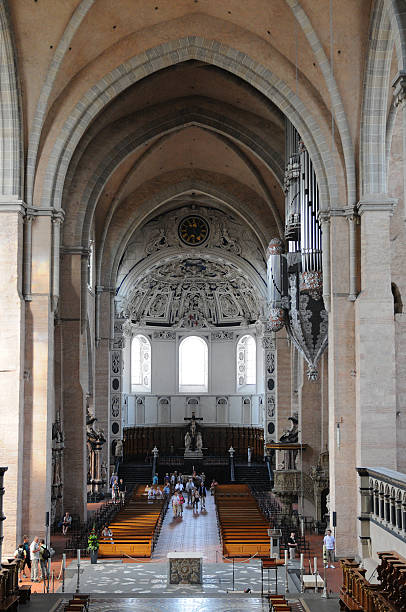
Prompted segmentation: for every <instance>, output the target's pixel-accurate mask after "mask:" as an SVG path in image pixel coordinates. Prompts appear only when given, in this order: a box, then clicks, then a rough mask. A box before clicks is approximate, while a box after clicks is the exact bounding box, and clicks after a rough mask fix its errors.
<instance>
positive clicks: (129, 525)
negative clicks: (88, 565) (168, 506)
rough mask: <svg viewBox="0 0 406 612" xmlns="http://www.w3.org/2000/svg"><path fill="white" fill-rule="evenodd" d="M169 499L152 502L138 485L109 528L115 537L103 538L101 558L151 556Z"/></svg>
mask: <svg viewBox="0 0 406 612" xmlns="http://www.w3.org/2000/svg"><path fill="white" fill-rule="evenodd" d="M164 504H165V500H164V499H156V500H148V497H147V496H146V495H145V485H138V486H137V487H136V489H135V491H134V493H133V497H132V499H131V500H130V502H129V503H128V504H127V505H126V506H125V507H124V508H123V509H122V510H120V512H119V513H118V514H117V516H116V517H115V518H114V521H113V522H112V523H111V524H110V525H109V527H110V529H111V531H112V533H113V538H112V540H113V541H111V540H109V539H101V540H100V548H99V556H100V557H125V556H129V557H150V556H151V554H152V551H153V548H154V544H155V541H156V538H157V535H158V531H159V529H160V526H161V524H162V520H163V508H164Z"/></svg>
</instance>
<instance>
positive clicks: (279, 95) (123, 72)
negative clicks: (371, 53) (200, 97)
mask: <svg viewBox="0 0 406 612" xmlns="http://www.w3.org/2000/svg"><path fill="white" fill-rule="evenodd" d="M235 58H238V61H237V60H236V59H235ZM187 59H196V60H201V61H205V62H207V63H211V64H214V65H216V66H219V67H221V68H223V69H224V70H227V71H229V72H232V73H234V74H235V75H236V76H239V77H240V78H241V79H242V80H244V81H248V82H249V83H250V84H251V85H253V86H254V87H255V88H256V89H258V90H259V91H261V92H262V93H263V94H264V95H265V96H266V97H267V98H269V99H271V100H272V101H273V102H274V103H275V104H276V106H278V107H279V108H280V109H281V110H282V111H283V112H284V113H285V114H286V116H287V117H288V118H289V120H290V121H291V122H292V123H293V124H294V125H295V127H296V128H297V129H298V131H299V133H300V134H301V136H302V138H303V140H304V143H305V145H306V147H307V148H308V150H309V153H310V156H311V158H312V161H313V164H314V167H315V171H316V174H317V178H318V182H319V189H320V196H321V202H322V207H323V209H328V208H329V207H330V206H332V205H333V204H338V194H337V181H336V171H335V167H334V163H333V160H332V159H331V154H330V150H329V144H328V143H327V141H326V139H325V138H324V136H323V134H322V131H321V130H320V126H319V124H318V121H317V119H316V117H314V116H313V115H312V114H311V113H310V112H309V110H308V109H306V107H305V105H304V104H303V102H302V100H300V98H299V97H298V96H297V95H296V94H295V93H294V92H292V91H291V90H290V89H289V87H288V86H287V85H286V84H285V83H283V82H281V80H280V79H278V78H277V77H276V76H275V75H273V74H272V73H271V71H270V70H267V69H266V68H265V67H263V66H261V65H259V64H258V63H257V62H255V61H253V60H252V59H251V58H249V57H248V56H247V55H245V54H242V53H238V51H237V50H235V49H232V48H229V47H227V46H226V45H224V44H221V43H219V42H217V41H213V40H208V39H205V38H202V37H197V36H189V37H186V38H182V39H179V40H176V41H171V42H168V43H165V44H162V45H159V46H158V47H155V48H153V49H150V50H148V51H146V52H144V53H142V54H141V55H140V56H136V57H134V58H132V59H131V60H130V61H128V62H125V63H124V64H122V65H121V66H118V67H117V68H115V69H114V70H113V71H112V72H111V73H109V74H108V75H106V76H105V77H104V78H103V79H102V80H101V81H99V82H98V83H97V84H95V85H94V86H93V87H92V88H91V90H89V91H88V93H87V94H86V95H85V96H83V98H82V99H81V100H80V101H79V102H78V103H77V104H76V106H75V108H74V109H73V111H72V113H71V115H70V116H69V118H68V119H67V120H66V121H65V123H64V126H63V128H62V130H61V132H60V134H59V137H58V138H57V141H56V142H55V145H54V147H53V150H52V153H51V155H50V158H49V162H48V166H47V169H46V174H45V179H44V184H43V192H42V198H41V205H42V206H49V203H50V202H51V203H52V205H53V206H54V207H56V208H60V207H61V199H62V192H63V185H64V181H65V177H66V173H67V170H68V166H69V163H70V160H71V158H72V155H73V153H74V151H75V149H76V147H77V146H78V144H79V141H80V139H81V137H82V136H83V134H84V133H85V131H86V129H87V127H88V126H89V124H90V122H91V121H92V119H93V118H94V117H95V116H96V115H97V114H98V113H100V112H101V111H102V110H103V108H104V106H105V105H106V104H107V103H109V102H110V101H111V100H113V99H114V98H115V97H116V96H117V95H119V94H120V93H121V92H122V91H124V89H126V88H127V87H129V86H130V85H132V84H133V83H135V82H136V81H138V80H140V79H141V78H144V77H146V76H148V75H149V74H152V73H153V72H155V71H157V70H161V69H162V68H164V67H167V66H170V65H173V64H176V63H179V62H181V61H186V60H187Z"/></svg>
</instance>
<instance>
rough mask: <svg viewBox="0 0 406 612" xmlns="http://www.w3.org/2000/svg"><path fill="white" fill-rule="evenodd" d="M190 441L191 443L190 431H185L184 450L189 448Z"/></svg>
mask: <svg viewBox="0 0 406 612" xmlns="http://www.w3.org/2000/svg"><path fill="white" fill-rule="evenodd" d="M191 443H192V438H191V437H190V433H189V432H188V431H187V432H186V434H185V452H187V451H189V450H190V445H191Z"/></svg>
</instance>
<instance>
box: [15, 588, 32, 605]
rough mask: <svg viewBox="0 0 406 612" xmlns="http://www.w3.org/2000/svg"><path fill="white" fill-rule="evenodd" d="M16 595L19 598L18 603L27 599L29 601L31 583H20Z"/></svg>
mask: <svg viewBox="0 0 406 612" xmlns="http://www.w3.org/2000/svg"><path fill="white" fill-rule="evenodd" d="M18 597H19V599H20V603H22V604H25V603H27V601H30V598H31V585H30V584H22V585H21V586H19V587H18Z"/></svg>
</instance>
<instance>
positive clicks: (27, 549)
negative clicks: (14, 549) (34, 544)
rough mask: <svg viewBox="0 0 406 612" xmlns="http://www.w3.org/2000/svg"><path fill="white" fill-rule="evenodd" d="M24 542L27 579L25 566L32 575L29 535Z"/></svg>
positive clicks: (24, 576)
mask: <svg viewBox="0 0 406 612" xmlns="http://www.w3.org/2000/svg"><path fill="white" fill-rule="evenodd" d="M23 540H24V542H23V546H24V550H25V558H24V564H23V578H27V576H26V575H25V571H24V570H25V566H27V567H28V569H29V570H30V573H31V557H30V542H29V539H28V536H27V535H25V536H24V538H23Z"/></svg>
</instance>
